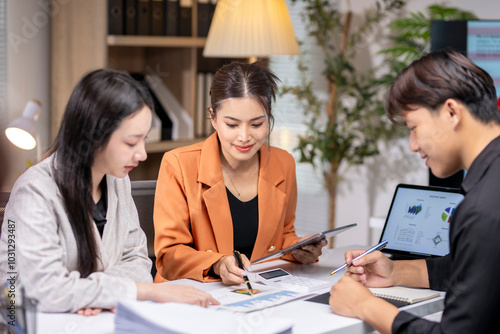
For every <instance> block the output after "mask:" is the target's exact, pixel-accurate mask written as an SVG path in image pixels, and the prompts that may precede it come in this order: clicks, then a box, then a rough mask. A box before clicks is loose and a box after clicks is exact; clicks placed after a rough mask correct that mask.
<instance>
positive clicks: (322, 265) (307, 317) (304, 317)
mask: <svg viewBox="0 0 500 334" xmlns="http://www.w3.org/2000/svg"><path fill="white" fill-rule="evenodd" d="M352 248H353V247H349V249H352ZM354 248H358V247H357V246H355V247H354ZM346 249H347V248H341V249H324V252H323V255H322V256H321V257H320V261H319V262H318V263H315V264H312V265H301V264H296V263H291V262H286V261H283V260H277V261H273V262H270V263H263V264H258V265H255V266H252V269H256V270H263V269H268V268H269V269H270V268H274V267H280V268H283V269H285V270H287V271H288V272H290V273H292V274H295V275H300V276H307V277H314V278H318V279H322V280H330V281H331V282H332V285H333V284H335V283H336V282H337V281H338V280H339V279H340V278H341V277H342V274H340V275H334V276H330V275H329V274H330V272H331V270H332V269H333V268H336V267H338V266H340V265H342V264H343V263H344V252H345V250H346ZM166 284H186V285H194V286H195V287H197V288H199V289H202V290H205V291H210V290H213V289H218V288H220V287H221V286H223V285H222V283H221V282H216V283H200V282H196V281H192V280H188V279H181V280H178V281H175V282H169V283H166ZM327 291H329V289H328V288H327V289H324V290H321V291H318V294H319V293H323V292H327ZM443 301H444V293H443V294H442V296H441V297H439V298H435V299H431V300H428V301H425V302H421V303H417V304H414V305H409V306H405V307H404V308H401V309H402V310H406V311H408V312H410V313H413V314H415V315H417V316H428V315H433V317H434V318H433V319H436V318H435V315H436V314H437V315H439V312H440V311H442V310H443V308H444V304H443ZM251 315H252V316H251V317H248V319H249V321H248V326H251V325H252V321H255V322H258V321H262V319H263V317H264V318H265V317H270V316H276V317H281V318H289V319H293V321H294V323H295V325H294V327H293V333H294V334H314V333H349V334H357V333H371V332H373V328H372V327H371V326H369V325H368V324H366V323H364V322H362V321H361V320H358V319H352V318H346V317H342V316H338V315H336V314H334V313H332V311H331V310H330V307H329V306H328V305H324V304H318V303H313V302H307V301H294V302H290V303H287V304H283V305H280V306H276V307H273V308H269V309H264V310H261V311H257V312H253V313H251ZM37 329H38V332H37V333H57V334H59V333H65V334H77V333H95V334H112V333H113V331H114V314H113V313H110V312H103V313H101V314H99V315H97V316H94V317H83V316H79V315H76V314H49V313H40V314H39V315H38V325H37Z"/></svg>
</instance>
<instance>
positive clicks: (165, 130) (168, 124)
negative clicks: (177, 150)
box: [130, 73, 173, 143]
mask: <svg viewBox="0 0 500 334" xmlns="http://www.w3.org/2000/svg"><path fill="white" fill-rule="evenodd" d="M130 76H131V77H132V78H134V79H135V80H137V81H139V82H140V83H142V84H143V85H144V86H145V87H146V89H147V90H148V91H149V94H151V97H152V98H153V104H154V108H155V114H156V116H157V117H158V118H159V120H160V123H161V124H160V126H159V127H160V130H159V131H160V133H159V134H157V133H156V131H157V130H156V128H157V127H158V124H157V122H156V121H155V119H154V117H153V124H152V130H151V131H153V132H154V133H153V134H152V136H151V134H150V135H148V141H149V142H151V143H153V142H154V141H155V140H156V137H160V138H159V140H158V141H160V140H171V139H172V126H173V125H172V120H171V119H170V117H169V115H168V113H167V112H166V110H165V108H164V107H163V105H162V104H161V102H160V100H159V98H158V96H157V95H156V92H155V91H154V90H153V89H152V87H151V85H150V84H149V83H148V82H147V81H146V78H145V76H144V74H142V73H130ZM153 116H155V115H153ZM153 128H154V129H155V130H153Z"/></svg>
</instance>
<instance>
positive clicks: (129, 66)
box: [51, 0, 228, 179]
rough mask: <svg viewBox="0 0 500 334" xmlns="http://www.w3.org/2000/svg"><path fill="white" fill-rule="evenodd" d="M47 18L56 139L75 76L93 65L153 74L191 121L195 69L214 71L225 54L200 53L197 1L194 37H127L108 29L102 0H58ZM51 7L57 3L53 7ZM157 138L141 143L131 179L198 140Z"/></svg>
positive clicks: (152, 171) (154, 171)
mask: <svg viewBox="0 0 500 334" xmlns="http://www.w3.org/2000/svg"><path fill="white" fill-rule="evenodd" d="M53 2H54V6H57V8H58V12H57V13H56V14H55V15H54V16H53V18H52V64H51V66H52V78H51V88H52V89H51V100H52V106H51V110H52V111H51V137H52V139H53V138H55V136H56V134H57V131H58V129H59V124H60V121H61V118H62V115H63V113H64V109H65V106H66V103H67V101H68V99H69V96H70V94H71V92H72V90H73V88H74V87H75V85H76V83H77V82H78V80H80V78H81V77H82V76H83V75H84V74H85V73H87V72H89V71H91V70H95V69H98V68H112V69H116V70H121V71H128V72H140V73H145V74H157V75H159V76H160V77H161V78H162V80H163V81H164V83H165V84H166V85H167V87H169V89H170V90H171V91H172V93H173V94H174V95H175V97H176V98H177V99H178V100H179V102H180V103H181V104H182V105H183V107H184V108H185V109H186V110H187V111H188V112H189V113H190V114H191V116H192V117H193V120H194V122H195V123H196V122H197V121H202V120H196V119H195V114H196V113H195V112H194V111H195V102H196V74H197V73H198V71H213V72H215V71H216V70H217V69H218V68H219V67H220V66H221V65H222V64H224V63H225V62H227V61H228V60H225V59H207V58H204V57H203V56H202V49H203V47H204V45H205V42H206V38H205V37H197V36H196V35H195V34H196V32H197V20H196V19H195V18H196V17H197V1H193V8H192V20H191V21H192V27H191V28H192V31H193V36H189V37H170V36H130V35H108V34H107V27H108V25H107V1H105V0H85V1H69V2H66V3H65V4H59V1H56V0H53ZM55 8H56V7H55ZM201 140H203V138H196V139H194V140H192V141H162V142H159V143H151V144H148V145H147V146H146V150H147V151H148V156H149V157H148V160H147V161H145V162H143V163H141V164H140V165H139V166H140V167H139V168H138V169H136V170H134V171H133V172H132V173H131V174H130V177H131V179H156V178H157V175H158V168H159V164H160V161H161V156H162V155H163V153H164V152H165V151H168V150H171V149H173V148H176V147H179V146H184V145H189V144H191V143H194V142H197V141H201Z"/></svg>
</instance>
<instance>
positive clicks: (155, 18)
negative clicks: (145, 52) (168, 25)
mask: <svg viewBox="0 0 500 334" xmlns="http://www.w3.org/2000/svg"><path fill="white" fill-rule="evenodd" d="M163 9H164V6H163V0H151V11H150V13H151V18H150V20H151V35H156V36H157V35H163V25H164V24H163V20H164V12H163Z"/></svg>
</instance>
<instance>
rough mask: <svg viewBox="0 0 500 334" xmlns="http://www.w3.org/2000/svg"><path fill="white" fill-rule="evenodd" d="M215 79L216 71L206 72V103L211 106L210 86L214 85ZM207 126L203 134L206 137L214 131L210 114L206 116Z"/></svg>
mask: <svg viewBox="0 0 500 334" xmlns="http://www.w3.org/2000/svg"><path fill="white" fill-rule="evenodd" d="M213 80H214V73H210V72H209V73H205V85H204V88H205V104H206V105H207V106H211V98H210V86H211V85H212V81H213ZM204 120H205V127H204V129H203V134H204V135H205V137H208V136H210V135H211V134H212V132H214V129H213V127H212V122H211V121H210V117H208V115H207V116H206V117H205V118H204Z"/></svg>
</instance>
